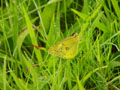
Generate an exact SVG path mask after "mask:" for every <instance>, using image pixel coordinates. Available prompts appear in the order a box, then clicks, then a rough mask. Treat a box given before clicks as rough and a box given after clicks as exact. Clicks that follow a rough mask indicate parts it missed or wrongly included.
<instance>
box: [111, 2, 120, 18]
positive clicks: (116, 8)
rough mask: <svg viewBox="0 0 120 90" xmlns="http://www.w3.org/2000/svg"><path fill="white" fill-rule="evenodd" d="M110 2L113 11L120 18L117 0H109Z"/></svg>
mask: <svg viewBox="0 0 120 90" xmlns="http://www.w3.org/2000/svg"><path fill="white" fill-rule="evenodd" d="M111 2H112V4H113V8H114V9H115V12H116V14H117V16H118V18H119V20H120V8H119V6H118V1H117V0H111Z"/></svg>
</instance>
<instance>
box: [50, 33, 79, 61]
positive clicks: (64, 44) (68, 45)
mask: <svg viewBox="0 0 120 90" xmlns="http://www.w3.org/2000/svg"><path fill="white" fill-rule="evenodd" d="M78 45H79V36H78V34H75V35H74V36H70V37H68V38H66V39H64V40H62V41H61V42H59V43H57V44H55V45H53V46H52V47H50V49H49V50H48V52H49V53H50V54H52V55H54V56H59V57H61V58H66V59H69V58H73V57H75V56H76V54H77V49H78Z"/></svg>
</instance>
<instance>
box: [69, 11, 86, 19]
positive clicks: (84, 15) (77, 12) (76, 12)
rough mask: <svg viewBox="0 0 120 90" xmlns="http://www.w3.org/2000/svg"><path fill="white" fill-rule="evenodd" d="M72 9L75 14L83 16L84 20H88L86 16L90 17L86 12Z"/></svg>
mask: <svg viewBox="0 0 120 90" xmlns="http://www.w3.org/2000/svg"><path fill="white" fill-rule="evenodd" d="M71 11H73V12H74V13H75V14H77V15H78V16H79V17H80V18H82V19H83V20H86V18H87V17H88V16H87V15H86V14H84V13H81V12H79V11H77V10H75V9H71Z"/></svg>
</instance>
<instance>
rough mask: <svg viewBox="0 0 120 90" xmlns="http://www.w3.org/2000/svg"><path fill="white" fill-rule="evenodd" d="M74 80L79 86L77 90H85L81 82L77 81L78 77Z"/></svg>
mask: <svg viewBox="0 0 120 90" xmlns="http://www.w3.org/2000/svg"><path fill="white" fill-rule="evenodd" d="M76 79H77V83H78V86H79V90H86V89H85V88H84V86H83V85H82V83H81V81H80V80H79V77H78V76H76Z"/></svg>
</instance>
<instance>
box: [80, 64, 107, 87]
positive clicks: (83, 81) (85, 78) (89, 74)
mask: <svg viewBox="0 0 120 90" xmlns="http://www.w3.org/2000/svg"><path fill="white" fill-rule="evenodd" d="M107 67H108V66H103V67H99V68H96V69H94V70H93V71H91V72H89V73H88V74H87V75H86V76H85V77H83V78H82V80H81V83H82V84H83V85H84V84H85V82H86V80H87V79H88V78H89V77H90V76H91V75H92V74H93V73H94V72H96V71H98V70H100V69H103V68H107Z"/></svg>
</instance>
